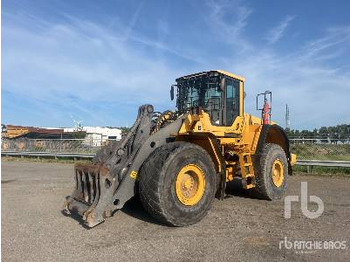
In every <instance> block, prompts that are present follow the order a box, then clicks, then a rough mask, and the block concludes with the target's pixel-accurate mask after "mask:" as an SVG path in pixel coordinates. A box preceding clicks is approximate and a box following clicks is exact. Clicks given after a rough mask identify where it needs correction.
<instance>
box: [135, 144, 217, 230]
mask: <svg viewBox="0 0 350 262" xmlns="http://www.w3.org/2000/svg"><path fill="white" fill-rule="evenodd" d="M216 179H217V174H216V171H215V166H214V163H213V161H212V160H211V158H210V156H209V155H208V153H207V152H206V151H205V150H204V149H203V148H201V147H200V146H197V145H195V144H192V143H186V142H173V143H169V144H166V145H164V146H162V147H160V148H158V149H156V150H155V151H154V152H153V153H152V154H151V155H150V156H149V158H148V159H147V160H146V161H145V163H144V164H143V166H142V168H141V171H140V184H139V192H140V199H141V202H142V204H143V206H144V208H145V209H146V210H147V211H148V213H150V214H151V215H152V216H153V217H154V218H156V219H157V220H159V221H160V222H163V223H165V224H168V225H172V226H187V225H191V224H194V223H197V222H199V221H200V220H201V219H202V218H203V217H204V216H205V215H206V214H207V212H208V211H209V209H210V207H211V204H212V202H213V199H214V196H215V192H216Z"/></svg>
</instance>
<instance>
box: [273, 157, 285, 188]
mask: <svg viewBox="0 0 350 262" xmlns="http://www.w3.org/2000/svg"><path fill="white" fill-rule="evenodd" d="M283 180H284V169H283V163H282V161H281V160H279V159H276V160H275V161H274V162H273V164H272V182H273V183H274V185H275V186H276V187H280V186H281V185H282V184H283Z"/></svg>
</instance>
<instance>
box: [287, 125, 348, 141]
mask: <svg viewBox="0 0 350 262" xmlns="http://www.w3.org/2000/svg"><path fill="white" fill-rule="evenodd" d="M286 132H287V134H288V136H289V137H290V138H325V139H327V138H329V139H349V138H350V125H345V124H344V125H337V126H329V127H326V126H323V127H321V128H320V129H317V128H315V129H314V130H313V131H310V130H301V131H300V130H297V129H292V130H288V129H286Z"/></svg>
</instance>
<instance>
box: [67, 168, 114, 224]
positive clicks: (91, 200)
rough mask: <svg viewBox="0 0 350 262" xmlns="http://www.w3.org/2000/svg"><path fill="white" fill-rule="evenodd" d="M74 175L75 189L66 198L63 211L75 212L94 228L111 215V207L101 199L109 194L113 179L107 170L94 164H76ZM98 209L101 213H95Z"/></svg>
mask: <svg viewBox="0 0 350 262" xmlns="http://www.w3.org/2000/svg"><path fill="white" fill-rule="evenodd" d="M74 173H75V189H74V191H73V193H72V194H71V195H70V196H68V197H67V198H66V206H65V209H66V210H67V211H68V212H70V211H72V212H76V213H77V214H79V215H80V216H82V217H83V220H84V221H85V223H86V224H87V225H88V226H89V227H94V226H95V225H98V224H99V223H101V222H103V221H104V219H105V218H107V217H109V216H111V215H112V209H111V207H108V202H107V203H104V202H103V198H105V196H106V195H108V194H110V193H109V191H110V189H111V187H112V181H113V179H114V178H113V176H112V175H111V173H110V172H109V170H108V168H106V167H104V166H101V165H94V164H77V165H75V167H74ZM114 184H115V183H114ZM113 186H114V187H116V186H117V185H113ZM106 204H107V205H106ZM101 208H102V209H101ZM99 209H101V210H102V212H96V211H98V210H99Z"/></svg>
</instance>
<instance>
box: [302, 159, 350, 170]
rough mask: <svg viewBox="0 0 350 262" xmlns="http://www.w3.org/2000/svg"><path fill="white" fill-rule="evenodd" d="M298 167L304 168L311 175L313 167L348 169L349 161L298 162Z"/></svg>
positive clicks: (349, 166)
mask: <svg viewBox="0 0 350 262" xmlns="http://www.w3.org/2000/svg"><path fill="white" fill-rule="evenodd" d="M296 164H297V165H299V166H306V172H307V173H311V172H312V168H313V167H314V166H322V167H345V168H350V161H334V160H298V161H297V162H296Z"/></svg>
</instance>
